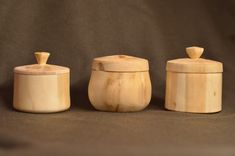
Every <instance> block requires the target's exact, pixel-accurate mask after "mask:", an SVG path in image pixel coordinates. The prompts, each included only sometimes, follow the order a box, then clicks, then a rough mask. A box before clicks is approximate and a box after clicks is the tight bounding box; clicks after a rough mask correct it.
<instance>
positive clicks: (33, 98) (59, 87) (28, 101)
mask: <svg viewBox="0 0 235 156" xmlns="http://www.w3.org/2000/svg"><path fill="white" fill-rule="evenodd" d="M69 79H70V78H69V73H64V74H55V75H25V74H17V73H15V74H14V100H13V106H14V108H15V109H17V110H20V111H25V112H33V113H51V112H59V111H64V110H67V109H68V108H69V107H70V87H69V84H70V82H69V81H70V80H69Z"/></svg>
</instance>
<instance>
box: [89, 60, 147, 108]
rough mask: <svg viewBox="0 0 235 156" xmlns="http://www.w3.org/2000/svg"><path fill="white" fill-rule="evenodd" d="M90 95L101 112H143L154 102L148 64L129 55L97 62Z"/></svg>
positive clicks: (94, 64) (90, 85) (94, 67)
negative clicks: (151, 101) (151, 100)
mask: <svg viewBox="0 0 235 156" xmlns="http://www.w3.org/2000/svg"><path fill="white" fill-rule="evenodd" d="M88 94H89V99H90V102H91V104H92V105H93V106H94V107H95V108H96V109H97V110H101V111H113V112H132V111H140V110H143V109H144V108H145V107H146V106H147V105H148V104H149V102H150V99H151V82H150V76H149V65H148V61H147V60H146V59H142V58H137V57H132V56H126V55H113V56H106V57H99V58H95V59H94V60H93V64H92V73H91V78H90V83H89V87H88Z"/></svg>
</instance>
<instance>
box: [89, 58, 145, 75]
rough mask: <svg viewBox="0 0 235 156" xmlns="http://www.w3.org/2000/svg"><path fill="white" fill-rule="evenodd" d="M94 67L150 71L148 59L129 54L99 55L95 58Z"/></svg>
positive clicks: (112, 69) (122, 70)
mask: <svg viewBox="0 0 235 156" xmlns="http://www.w3.org/2000/svg"><path fill="white" fill-rule="evenodd" d="M92 69H93V70H98V71H117V72H129V71H148V70H149V65H148V60H146V59H142V58H138V57H133V56H127V55H112V56H104V57H98V58H95V59H94V60H93V63H92Z"/></svg>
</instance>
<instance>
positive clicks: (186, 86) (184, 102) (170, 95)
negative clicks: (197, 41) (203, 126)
mask: <svg viewBox="0 0 235 156" xmlns="http://www.w3.org/2000/svg"><path fill="white" fill-rule="evenodd" d="M203 50H204V49H203V48H200V47H188V48H186V51H187V54H188V56H189V57H190V58H183V59H176V60H171V61H168V62H167V66H166V70H167V76H166V77H167V79H166V99H165V108H166V109H169V110H174V111H181V112H192V113H214V112H219V111H221V109H222V72H223V64H222V63H220V62H217V61H212V60H207V59H202V58H200V56H201V55H202V53H203Z"/></svg>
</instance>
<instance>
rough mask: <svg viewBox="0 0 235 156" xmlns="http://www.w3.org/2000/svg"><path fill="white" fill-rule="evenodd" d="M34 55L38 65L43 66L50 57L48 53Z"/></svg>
mask: <svg viewBox="0 0 235 156" xmlns="http://www.w3.org/2000/svg"><path fill="white" fill-rule="evenodd" d="M34 55H35V57H36V59H37V62H38V64H40V65H45V64H46V63H47V60H48V58H49V56H50V53H48V52H35V53H34Z"/></svg>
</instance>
